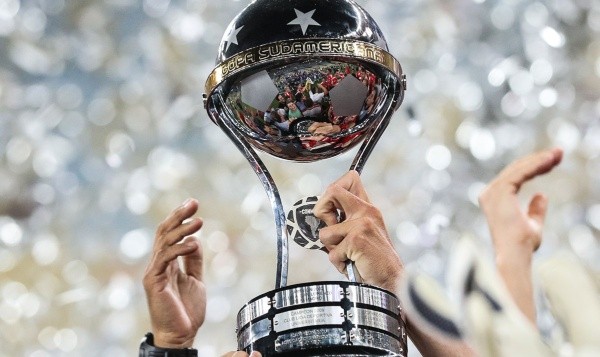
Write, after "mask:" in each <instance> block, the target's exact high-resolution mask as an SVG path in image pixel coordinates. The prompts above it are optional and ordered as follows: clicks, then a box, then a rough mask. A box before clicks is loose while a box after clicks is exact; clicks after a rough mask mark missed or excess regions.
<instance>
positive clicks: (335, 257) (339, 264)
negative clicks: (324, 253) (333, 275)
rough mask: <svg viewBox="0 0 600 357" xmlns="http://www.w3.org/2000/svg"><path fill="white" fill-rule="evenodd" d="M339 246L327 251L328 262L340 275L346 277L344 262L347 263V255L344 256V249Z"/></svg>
mask: <svg viewBox="0 0 600 357" xmlns="http://www.w3.org/2000/svg"><path fill="white" fill-rule="evenodd" d="M343 245H345V244H342V245H339V246H337V247H335V248H333V249H332V250H330V251H329V254H328V256H329V261H330V262H331V264H333V266H334V267H335V268H336V269H337V270H338V271H339V272H340V273H342V274H344V275H346V274H347V271H346V262H347V261H348V255H347V254H346V247H344V246H343Z"/></svg>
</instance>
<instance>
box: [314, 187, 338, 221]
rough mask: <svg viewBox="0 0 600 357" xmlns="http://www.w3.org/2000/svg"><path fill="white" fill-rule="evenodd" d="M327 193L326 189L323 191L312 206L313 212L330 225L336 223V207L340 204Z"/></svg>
mask: <svg viewBox="0 0 600 357" xmlns="http://www.w3.org/2000/svg"><path fill="white" fill-rule="evenodd" d="M327 193H328V191H325V194H323V196H321V197H320V198H319V200H318V201H317V203H316V204H315V206H314V207H313V214H314V215H315V217H317V218H318V219H320V220H322V221H323V222H325V224H326V225H328V226H332V225H334V224H336V223H338V207H340V204H339V203H338V202H337V200H334V199H333V198H334V197H333V196H332V195H330V194H327Z"/></svg>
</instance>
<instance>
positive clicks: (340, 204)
mask: <svg viewBox="0 0 600 357" xmlns="http://www.w3.org/2000/svg"><path fill="white" fill-rule="evenodd" d="M371 209H372V205H371V204H370V203H369V202H368V201H365V200H363V199H361V198H360V197H358V196H357V195H355V194H353V193H351V192H350V191H348V190H347V189H346V188H344V187H342V186H338V185H336V184H332V185H331V186H330V187H329V188H328V189H327V190H326V191H325V193H324V194H323V196H321V198H320V199H319V201H317V204H315V207H314V208H313V213H314V215H315V216H316V217H317V218H319V219H321V220H323V221H324V222H325V223H326V224H327V225H328V226H331V225H334V224H336V223H338V210H341V211H342V214H344V215H345V219H351V218H352V217H353V216H356V215H357V214H364V212H365V210H371Z"/></svg>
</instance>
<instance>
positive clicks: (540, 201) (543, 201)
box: [527, 193, 548, 226]
mask: <svg viewBox="0 0 600 357" xmlns="http://www.w3.org/2000/svg"><path fill="white" fill-rule="evenodd" d="M547 207H548V199H547V198H546V196H544V195H543V194H541V193H536V194H535V195H534V196H533V198H532V199H531V202H530V203H529V209H528V212H527V215H528V216H529V217H530V218H531V219H533V220H534V221H536V222H537V223H538V224H539V225H540V226H543V225H544V218H545V217H546V209H547Z"/></svg>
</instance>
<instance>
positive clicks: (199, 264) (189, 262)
mask: <svg viewBox="0 0 600 357" xmlns="http://www.w3.org/2000/svg"><path fill="white" fill-rule="evenodd" d="M183 244H184V245H190V246H192V245H193V246H195V249H194V250H192V251H191V252H189V253H188V254H186V255H185V256H184V257H183V266H184V269H185V273H186V274H187V275H189V276H193V277H194V278H196V279H198V280H199V281H202V279H203V278H204V275H203V273H204V271H203V262H204V259H203V258H204V256H203V252H202V246H201V245H200V242H199V241H198V240H197V239H196V238H194V237H189V238H187V239H186V240H185V241H184V242H183Z"/></svg>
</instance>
